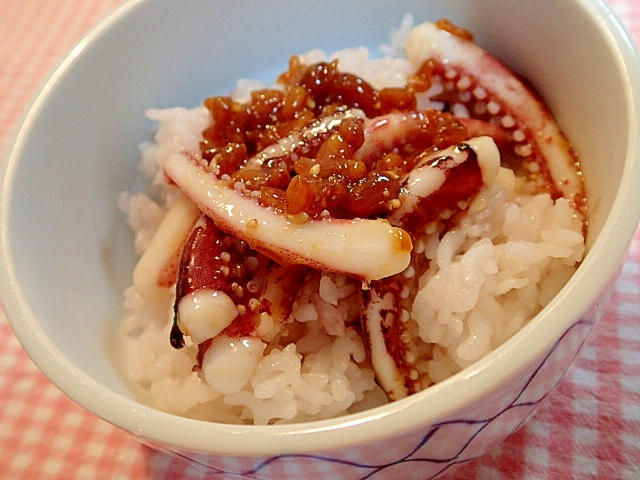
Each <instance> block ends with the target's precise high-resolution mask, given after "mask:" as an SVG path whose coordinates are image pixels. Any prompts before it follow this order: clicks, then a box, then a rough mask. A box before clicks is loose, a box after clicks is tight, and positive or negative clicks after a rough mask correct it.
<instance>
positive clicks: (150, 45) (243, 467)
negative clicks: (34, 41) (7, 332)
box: [0, 0, 640, 479]
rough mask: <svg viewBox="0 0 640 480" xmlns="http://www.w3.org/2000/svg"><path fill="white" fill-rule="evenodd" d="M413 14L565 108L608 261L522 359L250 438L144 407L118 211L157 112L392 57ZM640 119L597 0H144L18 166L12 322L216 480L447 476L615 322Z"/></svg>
mask: <svg viewBox="0 0 640 480" xmlns="http://www.w3.org/2000/svg"><path fill="white" fill-rule="evenodd" d="M247 9H249V10H250V11H251V15H247V14H246V12H247ZM496 12H499V15H498V14H497V13H496ZM406 13H412V14H413V15H414V17H415V20H416V22H420V21H423V20H435V19H438V18H441V17H446V18H449V19H451V20H452V21H454V22H455V23H457V24H459V25H461V26H463V27H465V28H467V29H469V30H471V31H472V32H474V34H475V38H476V41H477V42H478V43H479V44H480V45H482V46H483V47H485V48H487V49H488V50H490V51H491V52H493V53H495V54H496V55H497V56H498V57H500V58H501V59H502V60H503V61H505V62H506V63H507V64H509V65H510V66H511V67H512V68H513V69H515V70H516V71H517V72H519V73H520V74H522V75H524V76H525V77H526V78H528V79H529V80H531V82H532V83H533V84H534V85H535V87H536V88H537V89H538V91H539V92H540V93H541V95H542V96H543V97H544V99H545V100H546V102H547V103H548V105H549V106H550V107H551V109H552V110H553V112H554V113H555V115H556V117H557V119H558V121H559V123H560V124H561V125H562V127H563V128H564V130H565V131H566V133H567V135H568V137H569V138H571V140H572V141H573V143H574V145H575V148H576V150H577V152H578V155H579V157H580V159H581V165H582V168H583V171H584V178H585V184H586V189H587V195H588V198H589V202H590V225H589V235H588V247H589V252H588V254H587V257H586V259H585V261H584V262H583V264H582V265H581V267H580V268H579V270H578V272H577V273H576V274H575V275H574V277H573V278H572V279H571V281H570V282H569V283H568V284H567V285H566V287H565V288H564V289H563V290H562V291H561V293H560V294H559V295H558V296H557V297H556V298H555V299H554V300H553V301H552V302H551V304H550V305H549V306H548V307H547V308H546V309H545V310H544V311H543V312H542V313H540V314H539V315H538V316H537V317H536V318H535V319H534V320H532V322H531V323H530V324H529V325H527V326H526V327H525V328H524V329H523V330H522V331H521V332H519V333H518V334H517V335H516V336H514V337H513V338H512V339H511V340H510V341H509V342H507V343H506V344H505V345H504V346H502V347H500V348H499V349H498V350H496V351H495V352H493V353H492V354H491V355H489V356H488V357H486V358H485V359H483V360H481V361H480V362H478V363H477V364H475V365H474V366H473V367H471V368H469V369H467V370H465V371H463V372H462V373H460V374H459V375H456V376H455V377H453V378H451V379H450V380H447V381H445V382H443V383H441V384H439V385H437V386H435V387H432V388H430V389H428V390H427V391H425V392H422V393H420V394H417V395H414V396H412V397H410V398H407V399H405V400H402V401H399V402H396V403H393V404H390V405H387V406H384V407H379V408H376V409H373V410H370V411H367V412H363V413H360V414H355V415H351V416H348V417H344V418H339V419H335V420H328V421H323V422H314V423H307V424H301V425H293V426H269V427H250V426H243V427H238V426H229V425H218V424H212V423H205V422H199V421H196V420H188V419H184V418H179V417H175V416H172V415H168V414H165V413H162V412H159V411H156V410H154V409H151V408H149V407H147V406H145V405H143V404H141V403H140V402H138V401H137V400H136V399H135V397H134V395H133V394H132V393H131V392H130V390H129V389H128V388H127V386H126V385H125V383H124V382H123V380H122V379H121V377H120V376H119V375H118V373H117V372H116V370H115V368H114V367H113V363H112V359H111V357H110V350H111V345H110V343H109V337H110V333H111V332H112V331H113V330H114V328H115V326H116V325H117V323H118V321H119V320H120V315H121V298H122V297H121V293H122V290H123V289H124V287H125V286H126V285H128V284H129V283H130V274H131V269H132V266H133V264H134V262H135V255H134V253H133V248H132V242H131V238H130V234H129V232H128V229H127V226H126V223H125V220H124V218H123V215H122V214H121V213H120V212H119V210H118V208H117V204H116V199H117V196H118V194H119V193H120V192H121V191H123V190H131V189H136V188H139V187H140V185H141V183H140V182H141V181H142V179H141V178H140V176H139V174H138V172H137V170H136V163H137V161H138V147H137V145H138V143H140V142H141V141H144V140H148V139H149V138H150V136H151V135H152V133H153V125H152V124H151V123H150V122H149V121H147V120H146V119H145V115H144V111H145V110H146V109H147V108H148V107H170V106H176V105H180V106H186V107H192V106H195V105H198V104H199V103H200V102H201V101H202V99H203V98H205V97H207V96H210V95H213V94H226V93H228V92H229V91H230V90H231V89H232V88H233V86H234V85H235V82H236V80H237V79H238V78H240V77H246V78H259V79H264V80H267V81H268V80H270V79H272V78H273V77H274V76H275V75H276V74H277V73H278V72H279V71H282V70H283V69H285V68H286V65H287V60H288V58H289V56H290V55H291V54H294V53H304V52H306V51H308V50H310V49H312V48H316V47H319V48H322V49H324V50H326V51H329V52H330V51H335V50H339V49H343V48H347V47H354V46H359V45H364V46H367V47H369V48H370V49H371V50H372V51H377V50H376V49H377V46H378V45H379V44H381V43H384V42H386V41H387V40H388V37H389V33H390V30H391V28H393V27H397V26H398V25H399V24H400V21H401V19H402V17H403V16H404V15H405V14H406ZM639 113H640V67H639V64H638V58H637V55H636V53H635V52H634V50H633V48H632V47H631V43H630V41H629V40H628V38H627V37H626V35H625V33H624V31H623V30H622V29H621V27H620V26H619V24H618V23H617V22H616V20H615V18H613V16H612V14H611V12H610V11H609V10H608V9H607V7H606V6H605V5H604V4H603V3H601V2H597V1H587V0H567V1H564V2H556V1H555V0H541V1H538V2H525V1H513V0H489V1H487V0H482V1H480V0H471V1H469V0H458V1H455V0H442V1H430V2H417V1H409V0H405V1H400V2H393V3H390V2H382V1H375V2H372V1H370V0H368V1H364V0H362V1H361V0H358V1H352V2H349V3H348V4H345V3H344V2H338V1H324V2H318V1H303V2H273V1H272V2H266V1H261V2H250V3H249V4H246V3H245V2H233V3H229V2H223V1H204V0H200V1H196V0H193V1H190V2H186V3H185V2H177V1H168V0H160V1H134V2H130V3H128V4H126V5H125V6H124V7H123V8H121V9H120V10H119V11H117V12H116V13H115V14H113V15H112V16H111V17H109V18H108V19H107V20H106V21H105V22H104V23H103V24H101V25H100V27H99V28H98V29H97V30H95V31H94V32H93V33H92V34H91V35H90V36H89V37H87V38H86V39H85V40H84V41H83V42H82V43H80V44H79V45H78V46H77V47H76V48H75V49H74V50H73V51H72V53H71V55H70V56H69V57H68V58H67V59H66V60H65V62H64V63H63V64H62V65H61V66H60V68H59V69H58V70H57V71H56V72H55V73H54V75H53V76H52V78H51V79H50V81H49V82H48V83H47V84H46V86H45V87H44V89H43V91H42V92H41V94H40V95H39V97H38V98H37V100H36V101H35V103H34V105H33V108H32V110H31V112H30V113H29V115H28V116H27V117H26V119H25V122H24V125H23V127H22V129H21V130H20V132H19V133H18V135H17V137H16V139H15V144H14V148H13V150H12V153H11V154H10V156H9V158H8V159H7V161H6V162H5V165H4V172H3V178H2V198H1V203H0V222H1V230H0V240H1V241H2V252H1V255H2V257H1V260H2V270H1V289H2V299H3V302H4V305H5V309H6V313H7V316H8V317H9V319H10V322H11V324H12V327H13V328H14V330H15V332H16V334H17V336H18V338H19V339H20V341H21V343H22V344H23V346H24V347H25V349H26V350H27V352H28V353H29V355H30V356H31V357H32V358H33V360H34V362H35V363H36V364H37V365H38V366H39V367H40V368H41V369H42V371H43V372H44V373H45V374H46V375H47V376H48V377H49V378H50V379H51V380H52V381H53V382H54V383H55V384H56V385H57V386H58V387H59V388H60V389H61V390H63V391H64V392H65V393H66V394H67V395H69V396H70V397H71V398H72V399H74V400H75V401H77V402H78V403H79V404H81V405H82V406H84V407H85V408H87V409H88V410H90V411H92V412H93V413H95V414H96V415H99V416H100V417H102V418H104V419H106V420H107V421H109V422H111V423H113V424H115V425H118V426H120V427H122V428H123V429H125V430H127V431H130V432H132V433H133V434H134V435H136V436H138V437H139V438H140V439H141V440H142V441H144V442H146V443H149V444H152V445H154V446H156V447H158V448H162V449H166V450H168V451H172V452H175V453H176V454H178V455H181V456H184V457H186V458H190V459H192V460H193V461H194V462H197V463H199V464H201V465H203V466H205V467H206V468H209V469H210V471H211V473H212V475H213V478H216V475H219V476H220V477H223V476H224V475H233V476H234V478H235V477H246V478H274V479H283V478H301V476H304V478H318V479H320V478H322V479H328V478H432V477H434V476H436V475H438V474H439V473H440V472H443V471H447V470H449V469H450V468H451V467H452V466H455V465H456V464H459V463H462V462H464V461H466V460H468V459H472V458H475V457H477V456H479V455H482V454H483V453H484V452H485V451H486V450H487V449H488V448H489V447H490V446H491V445H493V444H495V443H496V442H499V441H500V440H502V439H503V438H505V437H506V436H507V435H509V434H510V433H511V432H513V431H514V430H515V429H516V428H518V426H520V425H521V424H522V422H524V421H525V420H526V419H527V417H528V416H529V415H530V414H531V413H532V412H533V411H534V409H535V407H536V406H537V405H538V404H539V403H540V402H541V401H542V400H544V398H545V397H546V396H547V395H548V394H549V392H550V391H551V390H552V389H553V388H554V386H556V385H557V384H558V382H560V381H561V379H562V376H563V375H564V373H565V372H566V370H567V368H568V367H569V366H570V364H571V362H572V361H573V359H574V358H575V356H576V355H577V354H578V352H579V349H580V347H581V345H582V344H583V343H584V341H585V339H586V337H587V335H588V333H589V331H590V329H591V326H592V325H593V323H594V322H595V321H597V319H598V317H599V314H600V312H601V311H602V308H603V306H604V304H605V302H606V298H607V294H608V289H609V288H610V286H611V284H612V281H613V280H614V279H615V277H616V275H617V273H618V271H619V267H620V264H621V261H622V259H623V258H624V254H625V250H626V248H627V245H628V244H629V241H630V239H631V236H632V234H633V232H634V230H635V227H636V225H637V221H638V218H639V216H640V198H639V197H638V196H637V194H636V192H637V191H638V187H640V185H639V183H640V166H639V165H640V160H639V157H640V150H639V149H640V147H639V140H638V132H639V131H640V122H639Z"/></svg>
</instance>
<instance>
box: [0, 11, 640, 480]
mask: <svg viewBox="0 0 640 480" xmlns="http://www.w3.org/2000/svg"><path fill="white" fill-rule="evenodd" d="M121 1H122V0H55V1H49V0H0V152H2V153H4V152H6V150H7V148H8V144H9V140H10V137H11V133H12V132H13V131H14V129H15V128H16V126H17V124H18V122H19V119H20V117H21V116H22V115H23V113H24V112H25V109H26V108H27V106H28V103H29V101H30V100H31V99H32V97H33V96H34V95H35V93H36V91H37V90H38V88H39V87H40V86H41V84H42V82H43V81H44V80H45V78H46V77H47V75H48V74H49V73H50V71H51V70H52V69H53V68H54V67H55V66H56V65H57V64H58V63H59V62H60V61H61V60H62V58H63V57H64V55H65V54H66V53H67V52H68V51H69V50H70V48H71V47H72V46H73V45H74V44H75V43H76V42H77V41H78V40H79V39H80V38H81V37H82V36H83V35H84V34H85V33H86V32H87V31H88V30H89V29H90V28H91V27H92V26H94V25H95V24H96V22H97V21H99V20H100V19H101V18H104V17H105V16H106V15H108V14H109V12H111V11H113V9H114V8H116V7H117V6H118V5H119V4H120V3H121ZM610 4H611V6H612V7H613V9H614V10H615V11H616V12H617V14H618V15H619V16H620V18H621V19H622V21H623V23H625V24H626V26H627V27H628V29H629V30H630V31H631V33H632V35H633V36H634V38H635V40H636V41H637V42H639V43H640V1H639V0H610ZM0 352H1V353H0V478H3V479H18V478H19V479H30V480H31V479H71V478H73V479H102V478H111V479H118V478H120V479H130V478H135V479H143V480H144V479H169V478H171V479H177V478H184V479H188V480H190V479H202V478H205V477H206V475H205V473H203V472H201V471H199V470H198V469H197V468H196V467H194V466H193V465H189V464H186V463H182V461H180V460H178V459H175V458H172V457H169V456H166V455H164V454H161V453H157V452H155V451H154V450H151V449H150V448H148V447H146V446H143V445H141V444H140V443H138V441H137V440H135V439H134V438H133V437H131V436H130V435H129V434H127V433H125V432H123V431H120V430H119V429H117V428H115V427H113V426H112V425H110V424H107V423H105V422H104V421H102V420H100V419H98V418H97V417H95V416H93V415H92V414H90V413H87V412H86V411H84V410H83V409H81V408H80V407H78V406H77V405H75V404H74V403H73V402H72V401H71V400H69V399H68V398H67V397H65V396H64V395H63V394H62V393H60V391H58V390H57V388H56V387H54V386H53V385H52V384H51V383H50V382H49V381H48V380H47V379H46V378H45V377H44V376H43V375H42V374H41V373H40V372H39V371H38V369H37V368H36V367H35V366H34V365H33V363H32V362H31V361H30V360H29V359H28V357H27V355H26V354H25V353H24V351H23V350H22V349H21V347H20V346H19V344H18V342H17V340H16V338H15V337H14V335H13V333H12V331H11V329H10V327H9V326H8V324H7V321H6V319H5V317H4V314H2V312H1V310H0ZM454 478H455V479H532V480H533V479H592V478H602V479H628V480H635V479H640V229H639V230H638V231H637V232H636V235H635V238H634V242H633V244H632V246H631V252H630V257H629V259H628V261H627V262H626V264H625V266H624V269H623V271H622V276H621V278H620V280H619V281H618V282H617V284H616V287H615V291H614V292H613V298H612V301H611V303H610V305H609V306H608V307H607V309H606V311H605V313H604V317H603V318H602V320H601V321H600V323H599V324H598V325H597V326H596V328H595V330H594V332H593V334H592V336H591V337H590V339H589V341H588V344H587V345H586V347H585V349H584V351H583V353H582V355H581V357H580V359H579V360H578V361H577V363H576V365H575V366H574V367H573V368H572V370H571V372H570V373H569V375H568V377H567V378H566V380H565V381H564V382H563V383H562V384H561V385H560V387H559V388H558V389H557V390H556V391H555V392H554V393H553V395H552V396H551V397H550V398H549V399H548V400H547V401H546V402H545V403H544V404H543V405H542V407H541V408H540V409H539V411H538V413H537V415H536V416H535V417H534V418H533V419H532V420H531V421H530V422H529V423H528V424H527V425H526V426H525V427H523V428H522V429H520V430H519V431H518V432H516V433H515V434H513V435H512V436H511V437H510V438H509V439H508V440H507V441H506V442H505V443H504V444H503V445H500V446H498V447H496V448H494V449H493V451H492V452H491V453H490V454H488V455H487V456H485V457H483V458H481V459H478V460H476V461H474V462H472V463H470V464H468V465H466V466H465V467H463V468H462V469H461V470H459V471H457V473H456V476H455V477H451V479H450V480H454Z"/></svg>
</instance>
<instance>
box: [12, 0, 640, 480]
mask: <svg viewBox="0 0 640 480" xmlns="http://www.w3.org/2000/svg"><path fill="white" fill-rule="evenodd" d="M494 3H495V5H493V6H492V8H487V7H486V5H484V4H483V5H480V4H476V3H471V4H469V3H468V2H459V3H457V2H443V3H438V2H433V3H431V4H429V5H422V4H413V3H412V2H405V3H402V4H399V5H393V6H390V5H377V4H370V2H369V3H367V8H366V9H365V8H364V4H363V5H361V6H360V7H362V8H358V6H356V5H350V6H349V7H348V8H346V7H342V8H341V11H343V12H344V15H341V16H340V18H339V19H338V18H336V17H335V15H331V14H330V12H329V11H330V10H332V9H340V7H339V6H338V4H336V5H332V6H331V7H330V8H328V9H327V11H326V12H325V11H323V9H317V8H311V5H306V6H305V5H297V4H296V5H295V6H287V8H286V9H285V10H282V11H281V12H284V11H286V12H287V13H286V16H287V17H288V18H289V20H290V21H291V22H292V24H294V25H298V26H299V27H296V28H294V29H293V30H292V31H288V32H287V35H284V32H282V31H280V30H277V29H276V30H274V29H269V28H267V27H266V26H265V25H273V24H275V23H276V21H275V19H276V17H275V15H276V13H277V12H276V10H277V9H274V8H273V7H267V6H262V5H257V6H255V7H253V8H255V9H256V11H257V12H256V18H260V19H261V20H260V23H259V24H256V25H253V24H252V28H250V29H247V31H246V32H244V31H243V33H244V34H243V35H240V36H239V34H238V30H237V25H236V27H235V28H234V27H233V26H234V22H239V21H240V18H243V19H244V20H243V21H249V22H250V20H248V19H246V17H244V16H242V15H240V14H239V12H241V8H242V7H241V6H240V5H234V6H224V8H223V7H222V6H219V7H215V8H213V11H212V13H210V14H209V15H205V14H204V12H205V11H210V10H211V8H212V7H211V6H210V5H205V4H204V2H203V3H202V4H200V3H198V2H194V3H192V4H191V3H190V4H189V5H188V6H181V7H180V9H179V12H180V13H179V14H178V15H173V14H171V13H170V12H172V11H173V10H172V7H174V6H173V5H172V4H171V2H158V3H152V2H144V1H143V2H140V1H138V2H130V3H128V4H127V5H126V6H125V7H123V8H122V9H121V10H120V11H119V12H117V13H116V14H115V15H114V16H113V17H111V18H110V19H108V20H107V21H106V22H105V23H104V24H102V25H101V26H100V27H99V28H98V29H97V30H96V31H95V32H93V33H92V34H91V35H90V36H89V37H88V38H87V39H86V40H85V42H84V43H83V44H81V45H80V47H79V48H78V49H76V51H74V52H75V53H74V55H73V56H72V57H70V59H69V60H68V61H67V62H66V63H65V64H64V65H63V66H62V67H61V68H60V69H59V70H58V71H57V72H56V74H55V75H54V76H53V77H52V79H51V80H50V82H49V83H48V84H47V86H46V87H45V89H44V90H43V92H42V94H41V95H40V96H39V98H38V100H37V101H36V103H35V105H34V109H33V110H32V113H31V114H30V115H29V116H28V117H27V119H26V120H25V124H24V126H23V129H22V130H21V132H20V133H19V134H18V137H17V139H16V143H15V147H14V149H13V152H12V154H11V157H10V158H9V161H8V162H7V165H6V167H5V173H4V180H3V192H4V198H3V200H4V202H3V210H2V238H3V243H4V248H3V252H4V254H3V255H4V257H3V267H4V268H3V282H4V284H5V286H6V288H4V289H3V290H4V293H3V295H4V296H3V301H4V303H5V306H6V311H7V315H8V317H9V318H10V321H11V324H12V326H13V327H14V329H15V331H16V334H17V335H18V338H19V339H20V340H21V342H22V343H23V345H24V346H25V349H26V350H27V351H28V353H29V354H30V355H31V356H32V358H33V359H34V361H35V362H36V364H38V366H39V367H40V368H42V369H43V371H44V372H45V373H46V374H47V375H48V376H49V377H50V378H51V379H52V381H53V382H54V383H56V384H57V385H58V386H59V387H60V388H61V389H62V390H63V391H65V393H67V394H68V395H69V396H70V397H71V398H73V399H74V400H76V401H77V402H78V403H80V404H81V405H83V406H85V407H86V408H87V409H89V410H90V411H92V412H94V413H96V414H97V415H99V416H101V417H103V418H105V419H106V420H108V421H110V422H112V423H114V424H116V425H118V426H120V427H122V428H124V429H125V430H128V431H130V432H132V433H134V434H135V435H137V436H138V437H140V438H141V440H142V441H144V442H146V443H149V444H152V445H154V446H156V447H158V448H161V449H165V450H168V451H171V452H176V453H178V454H180V455H182V456H185V457H187V458H190V459H193V460H194V461H196V462H198V463H200V464H201V465H206V466H208V468H211V469H212V471H216V472H220V473H221V472H226V473H227V474H233V475H236V476H242V475H245V476H248V477H251V478H252V477H255V476H259V477H260V478H284V476H286V475H285V473H284V472H287V471H288V472H290V473H289V474H288V475H289V476H291V475H293V476H292V477H291V478H296V477H297V476H299V472H305V478H328V476H329V477H331V476H333V478H365V477H366V478H397V477H398V476H402V477H403V478H404V477H407V478H431V477H433V476H436V475H438V474H440V473H441V472H444V471H446V470H448V469H449V468H450V467H451V466H453V465H456V464H460V463H463V462H465V461H466V460H469V459H472V458H475V457H477V456H478V455H481V454H482V453H484V452H485V451H486V450H487V449H488V448H489V447H490V446H491V445H492V444H495V443H496V442H498V441H499V440H501V439H503V438H504V437H506V436H507V435H508V434H509V433H511V432H512V431H514V430H515V429H516V428H517V427H518V426H519V425H521V424H522V422H523V421H524V420H525V419H526V418H527V417H528V416H529V415H530V414H531V413H532V412H533V411H534V409H535V407H536V406H537V405H538V404H539V403H540V402H541V401H542V400H543V399H544V398H545V397H546V396H547V395H548V394H549V392H550V391H552V389H553V387H554V386H555V385H557V384H558V382H559V381H560V380H561V378H562V376H563V375H564V372H565V371H566V370H567V368H568V367H569V366H570V364H571V362H572V361H573V359H574V358H575V356H576V355H577V354H578V352H579V349H580V346H581V345H582V344H583V343H584V341H585V339H586V337H587V335H588V333H589V331H590V329H591V327H592V325H593V323H594V322H595V321H596V320H597V318H598V315H599V313H600V312H601V310H602V305H603V303H604V302H605V301H606V297H607V293H608V289H609V288H610V286H611V282H612V281H613V280H614V279H615V277H616V275H617V272H618V269H619V266H620V263H621V261H622V259H623V258H624V254H625V250H626V247H627V245H628V243H629V241H630V239H631V236H632V234H633V231H634V229H635V226H636V225H637V221H638V217H639V216H640V213H639V212H640V205H639V202H638V200H637V199H635V198H632V196H631V194H630V192H631V191H633V189H634V186H633V185H634V184H637V182H638V178H640V176H639V173H638V168H639V167H638V139H637V131H638V129H637V128H636V127H637V110H638V98H637V92H635V91H634V90H633V88H637V87H635V85H637V84H638V82H637V78H638V61H637V56H636V53H635V52H634V51H633V49H632V48H631V47H630V43H629V41H628V39H627V38H626V37H625V35H624V32H623V31H622V30H621V28H620V27H619V25H618V24H617V23H616V22H615V21H614V20H613V19H612V18H611V16H610V14H609V13H608V10H607V9H606V7H605V6H604V5H601V4H600V3H590V2H567V3H565V4H563V5H562V6H561V7H560V6H557V5H551V4H550V5H548V6H546V7H545V6H543V5H539V4H537V5H535V6H533V5H531V6H529V5H521V6H519V7H518V8H514V6H513V5H512V4H511V3H509V2H494ZM283 8H284V7H283ZM522 8H524V9H527V10H528V12H527V13H528V14H527V15H524V14H522V12H521V11H520V10H521V9H522ZM549 8H550V9H554V10H555V11H556V12H557V18H560V19H563V20H564V21H566V22H569V24H571V25H574V26H575V27H576V28H578V27H580V29H579V31H580V32H581V34H580V36H578V35H574V36H568V35H567V29H566V28H561V27H560V25H555V24H549V23H548V22H545V19H546V14H545V12H546V9H549ZM492 9H498V10H499V11H501V12H504V15H501V16H500V19H497V18H495V17H494V16H492V15H490V12H489V11H490V10H492ZM496 11H497V10H496ZM363 12H364V13H363ZM270 19H271V20H270ZM505 19H506V20H505ZM194 22H195V24H196V26H197V27H198V28H193V25H194ZM561 23H562V22H561ZM525 24H526V28H525V27H524V25H525ZM157 25H165V26H164V27H163V28H165V30H166V32H167V35H166V37H163V38H158V37H157V36H156V35H153V34H152V32H154V31H155V26H157ZM310 25H313V26H312V27H311V26H310ZM518 27H520V28H518ZM326 31H331V32H336V33H335V34H334V33H332V35H331V36H330V38H328V37H327V36H326V35H323V34H322V32H326ZM525 31H526V32H527V33H526V35H525V34H524V32H525ZM186 32H189V33H186ZM205 32H206V33H205ZM338 32H339V33H338ZM605 32H606V33H605ZM582 37H585V38H582ZM134 39H135V40H134ZM258 39H260V41H258ZM266 39H268V41H266ZM584 43H587V44H589V45H591V48H590V49H589V51H590V53H589V54H587V53H579V54H576V51H575V49H576V48H577V47H576V46H577V45H582V44H584ZM132 44H133V45H132ZM152 46H153V47H152ZM552 46H555V47H554V48H553V50H552V49H551V47H552ZM118 51H120V52H123V51H126V52H127V54H126V55H123V56H121V57H118V58H117V59H116V58H115V57H113V55H112V54H113V52H118ZM580 51H582V50H580ZM148 52H154V54H153V55H149V54H148ZM549 52H551V53H549ZM105 59H109V60H110V61H106V60H105ZM593 62H595V63H596V64H598V65H600V66H602V68H599V69H598V74H597V75H595V76H594V75H593ZM96 65H101V67H100V68H101V70H100V71H101V75H100V78H97V77H96V76H95V71H96V70H95V68H96ZM168 65H169V66H171V68H167V66H168ZM568 66H570V67H571V68H570V69H569V68H568ZM604 67H606V68H604ZM122 71H126V72H129V73H128V75H127V78H126V79H123V78H122V75H121V72H122ZM151 84H153V88H149V87H148V85H151ZM89 85H96V90H92V89H91V88H89V87H88V86H89ZM598 85H606V86H607V88H604V89H603V88H598ZM96 98H99V99H100V108H99V113H98V112H96V111H95V110H92V108H91V106H92V105H93V104H94V102H95V99H96ZM69 107H71V108H69ZM61 112H64V116H65V118H67V119H68V121H67V122H65V123H63V124H59V123H58V122H53V121H52V119H53V118H58V117H59V116H60V115H62V114H63V113H61ZM621 113H625V114H624V115H622V114H621ZM87 116H89V118H90V119H91V120H92V121H89V122H87ZM97 124H100V127H98V126H97ZM54 125H55V128H54ZM60 125H64V126H60ZM45 152H46V155H47V158H49V162H50V164H54V165H57V163H56V162H59V163H60V167H59V168H54V169H51V170H48V169H47V170H46V172H45V171H44V170H42V169H38V168H35V167H31V166H30V165H35V164H34V163H33V162H36V161H37V160H36V159H41V158H42V157H43V155H44V154H45ZM86 152H91V155H89V157H90V158H91V160H87V158H86V156H87V155H86ZM605 157H606V158H607V159H608V161H607V163H606V165H605V164H603V162H602V161H601V159H602V158H605ZM52 175H53V179H52V178H51V176H52ZM52 180H53V181H52ZM34 185H35V186H37V187H38V188H35V192H34ZM27 210H28V211H30V212H32V214H33V215H34V217H33V218H34V219H35V221H32V220H30V219H29V220H27V219H26V218H25V217H24V214H21V213H20V212H25V211H27ZM25 239H28V240H26V241H25ZM41 242H46V243H47V244H50V243H52V242H53V245H55V246H56V255H51V254H50V253H45V249H43V248H42V244H41ZM41 265H44V267H42V266H41ZM27 286H28V288H27ZM52 290H54V291H57V292H58V294H57V295H55V296H54V297H55V298H54V299H51V298H50V297H51V295H52V293H51V291H52ZM63 290H64V292H65V294H64V295H60V293H59V292H61V291H63ZM87 312H91V314H90V315H89V316H87V315H88V314H87ZM296 472H298V473H296Z"/></svg>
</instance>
